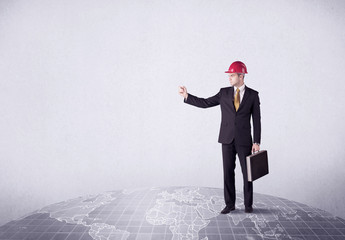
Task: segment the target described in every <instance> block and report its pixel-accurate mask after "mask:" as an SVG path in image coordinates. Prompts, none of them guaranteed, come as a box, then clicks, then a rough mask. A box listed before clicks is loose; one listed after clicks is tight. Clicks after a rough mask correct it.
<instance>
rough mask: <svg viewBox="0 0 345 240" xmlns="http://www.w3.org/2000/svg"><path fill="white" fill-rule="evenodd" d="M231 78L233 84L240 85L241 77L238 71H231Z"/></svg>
mask: <svg viewBox="0 0 345 240" xmlns="http://www.w3.org/2000/svg"><path fill="white" fill-rule="evenodd" d="M229 80H230V85H231V86H238V85H239V84H240V83H241V79H240V77H239V75H238V74H237V73H229Z"/></svg>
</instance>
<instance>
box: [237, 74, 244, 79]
mask: <svg viewBox="0 0 345 240" xmlns="http://www.w3.org/2000/svg"><path fill="white" fill-rule="evenodd" d="M237 75H238V76H240V75H243V79H244V76H245V74H244V73H237Z"/></svg>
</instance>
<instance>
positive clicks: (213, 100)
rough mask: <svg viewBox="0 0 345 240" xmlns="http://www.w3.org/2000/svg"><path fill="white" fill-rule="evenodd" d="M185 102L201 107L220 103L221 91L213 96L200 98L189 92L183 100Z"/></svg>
mask: <svg viewBox="0 0 345 240" xmlns="http://www.w3.org/2000/svg"><path fill="white" fill-rule="evenodd" d="M183 101H184V102H185V103H187V104H190V105H193V106H195V107H199V108H209V107H214V106H217V105H219V102H220V91H219V92H218V93H217V94H216V95H214V96H213V97H209V98H199V97H197V96H194V95H192V94H190V93H188V97H187V99H184V100H183Z"/></svg>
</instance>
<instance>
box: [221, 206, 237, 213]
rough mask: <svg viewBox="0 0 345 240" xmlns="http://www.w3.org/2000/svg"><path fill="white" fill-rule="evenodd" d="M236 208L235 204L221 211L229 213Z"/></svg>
mask: <svg viewBox="0 0 345 240" xmlns="http://www.w3.org/2000/svg"><path fill="white" fill-rule="evenodd" d="M234 210H235V206H226V207H225V208H224V209H223V210H222V211H221V212H220V213H221V214H228V213H229V212H231V211H234Z"/></svg>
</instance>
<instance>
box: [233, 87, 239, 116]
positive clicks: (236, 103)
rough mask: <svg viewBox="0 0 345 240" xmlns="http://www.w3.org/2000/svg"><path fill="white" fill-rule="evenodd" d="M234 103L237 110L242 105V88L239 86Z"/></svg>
mask: <svg viewBox="0 0 345 240" xmlns="http://www.w3.org/2000/svg"><path fill="white" fill-rule="evenodd" d="M234 105H235V109H236V112H237V110H238V108H239V107H240V89H239V88H237V90H236V95H235V102H234Z"/></svg>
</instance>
